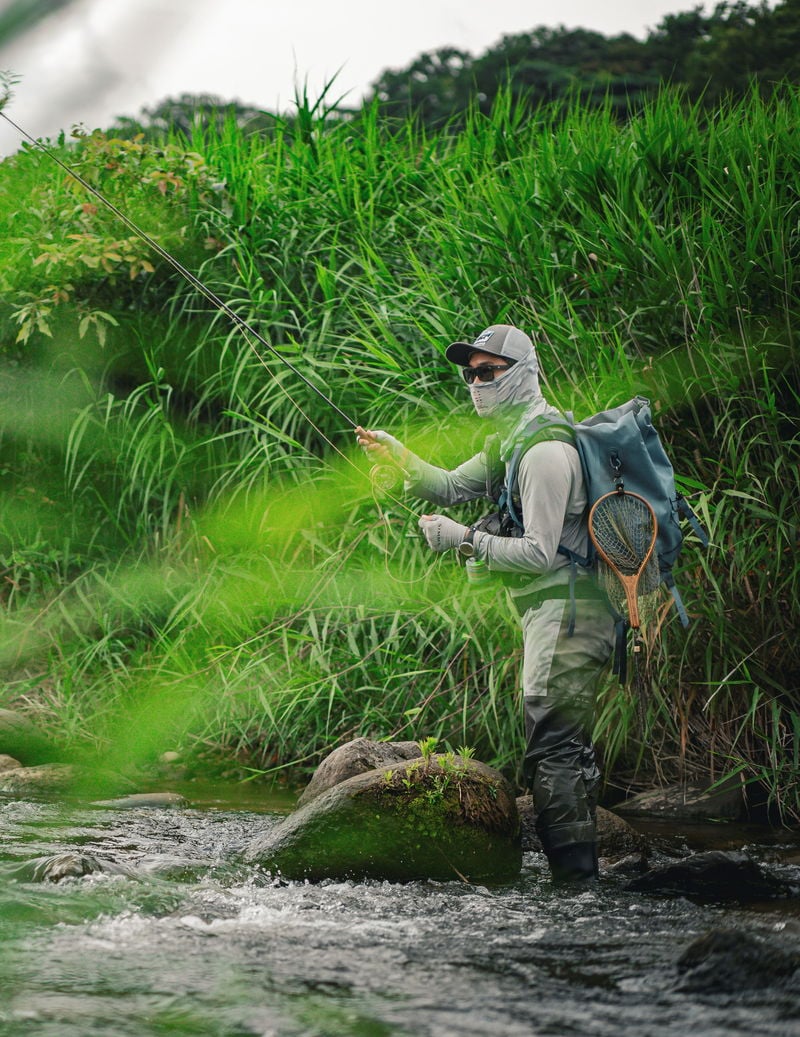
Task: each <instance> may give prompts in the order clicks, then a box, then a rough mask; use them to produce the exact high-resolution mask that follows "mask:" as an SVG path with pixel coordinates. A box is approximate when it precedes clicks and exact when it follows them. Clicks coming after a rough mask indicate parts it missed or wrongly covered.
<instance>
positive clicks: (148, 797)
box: [92, 792, 189, 810]
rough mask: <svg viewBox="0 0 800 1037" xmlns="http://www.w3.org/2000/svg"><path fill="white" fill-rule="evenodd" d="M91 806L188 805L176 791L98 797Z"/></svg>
mask: <svg viewBox="0 0 800 1037" xmlns="http://www.w3.org/2000/svg"><path fill="white" fill-rule="evenodd" d="M92 806H93V807H109V808H111V809H113V810H137V809H140V808H145V809H150V810H181V809H183V808H185V807H188V806H189V802H188V800H186V799H184V797H183V796H180V795H178V793H177V792H142V793H137V794H134V795H131V796H120V797H119V798H118V799H100V800H95V801H94V802H93V803H92Z"/></svg>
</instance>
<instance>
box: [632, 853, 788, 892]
mask: <svg viewBox="0 0 800 1037" xmlns="http://www.w3.org/2000/svg"><path fill="white" fill-rule="evenodd" d="M625 888H626V889H628V890H630V891H632V892H636V893H661V894H665V895H671V896H687V897H699V898H701V899H708V900H738V901H742V902H744V901H752V900H774V899H776V898H783V897H790V896H797V895H798V893H800V889H797V888H795V887H793V886H791V885H789V883H787V882H785V881H784V880H783V879H782V878H779V877H777V876H775V875H772V874H770V873H769V872H768V871H766V869H765V868H764V867H763V866H762V865H760V864H758V863H756V861H754V860H753V859H752V858H751V857H750V856H749V855H748V854H747V853H745V852H743V851H726V850H707V851H706V852H704V853H695V854H692V855H691V856H689V857H686V858H684V859H683V860H679V861H672V862H670V863H668V864H665V865H660V866H657V867H654V868H652V869H651V870H650V871H648V872H646V873H645V874H644V875H641V876H639V877H638V878H635V879H632V880H631V881H630V882H628V883H627V885H626V887H625Z"/></svg>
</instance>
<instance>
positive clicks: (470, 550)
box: [458, 540, 475, 558]
mask: <svg viewBox="0 0 800 1037" xmlns="http://www.w3.org/2000/svg"><path fill="white" fill-rule="evenodd" d="M458 553H459V554H460V555H461V556H462V558H472V556H473V555H474V554H475V545H474V544H473V543H472V542H471V541H469V540H462V541H461V543H460V544H459V545H458Z"/></svg>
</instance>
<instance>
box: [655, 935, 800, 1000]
mask: <svg viewBox="0 0 800 1037" xmlns="http://www.w3.org/2000/svg"><path fill="white" fill-rule="evenodd" d="M677 967H678V972H679V973H680V974H681V976H680V979H679V980H678V983H677V984H676V989H677V990H682V991H686V992H692V993H727V994H738V993H739V992H740V991H742V990H760V989H765V988H768V987H785V986H787V985H790V986H792V987H795V986H796V987H797V990H798V993H800V982H798V980H800V953H798V951H797V950H796V948H789V949H786V948H783V947H781V946H779V945H778V943H777V941H776V940H774V939H773V940H772V941H768V940H767V939H764V938H761V937H758V936H754V935H752V934H750V933H747V932H743V931H741V930H738V929H712V930H711V931H710V932H708V933H705V934H704V935H703V936H700V937H698V938H697V939H696V940H694V941H693V942H692V943H691V944H689V946H688V947H687V948H686V950H685V951H684V952H683V954H682V955H681V956H680V958H679V959H678V961H677Z"/></svg>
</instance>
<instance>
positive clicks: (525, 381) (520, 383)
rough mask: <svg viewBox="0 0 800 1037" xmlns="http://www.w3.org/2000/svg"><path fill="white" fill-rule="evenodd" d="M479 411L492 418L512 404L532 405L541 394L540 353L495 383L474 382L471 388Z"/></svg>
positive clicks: (512, 369)
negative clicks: (537, 357) (538, 357)
mask: <svg viewBox="0 0 800 1037" xmlns="http://www.w3.org/2000/svg"><path fill="white" fill-rule="evenodd" d="M469 392H470V396H471V397H472V403H473V406H474V407H475V412H476V413H477V415H478V417H480V418H488V417H491V416H492V415H493V414H496V413H497V411H498V410H499V409H500V408H502V407H505V406H508V405H511V406H513V405H517V404H521V403H530V402H531V400H535V399H536V397H537V396H539V395H540V393H539V362H538V360H537V359H536V353H535V351H534V350H531V353H530V356H529V357H526V358H525V359H524V360H518V361H517V363H516V364H514V365H513V367H510V368H509V369H508V371H506V372H505V374H501V375H500V376H499V377H496V378H495V379H494V381H493V382H479V381H474V382H473V383H472V385H470V387H469Z"/></svg>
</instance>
